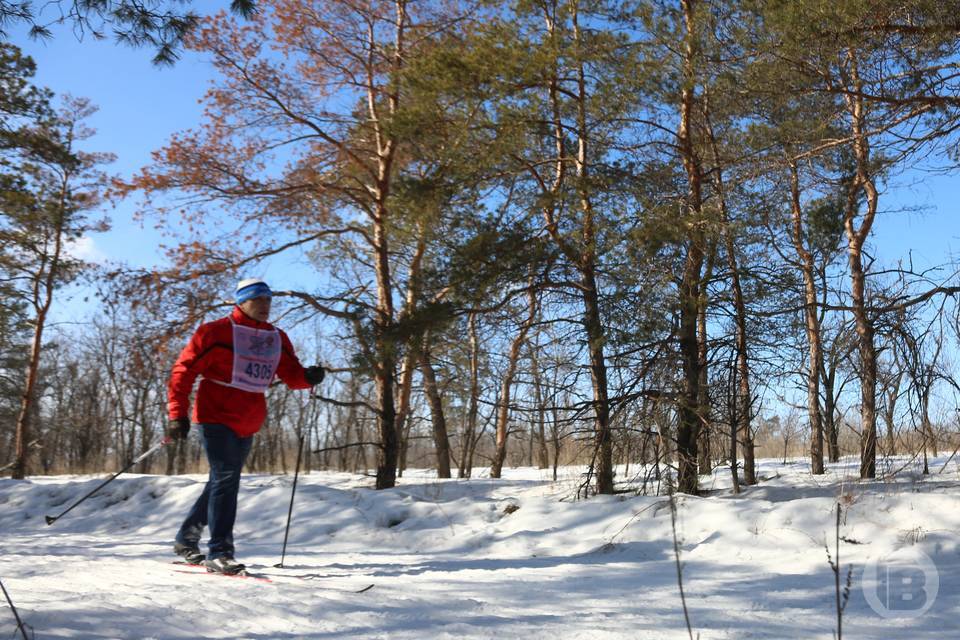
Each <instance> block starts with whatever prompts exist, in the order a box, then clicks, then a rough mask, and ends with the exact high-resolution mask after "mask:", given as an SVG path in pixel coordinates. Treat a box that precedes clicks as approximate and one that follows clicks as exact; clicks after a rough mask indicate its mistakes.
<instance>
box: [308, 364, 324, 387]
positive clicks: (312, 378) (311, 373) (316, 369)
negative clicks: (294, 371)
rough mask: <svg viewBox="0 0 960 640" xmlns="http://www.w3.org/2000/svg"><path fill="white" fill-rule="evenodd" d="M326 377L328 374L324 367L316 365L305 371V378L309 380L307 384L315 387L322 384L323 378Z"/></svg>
mask: <svg viewBox="0 0 960 640" xmlns="http://www.w3.org/2000/svg"><path fill="white" fill-rule="evenodd" d="M324 375H326V372H325V371H324V370H323V367H321V366H320V365H314V366H312V367H307V368H306V369H304V370H303V377H304V378H306V379H307V383H308V384H309V385H310V386H311V387H314V386H316V385H318V384H320V383H321V382H323V376H324Z"/></svg>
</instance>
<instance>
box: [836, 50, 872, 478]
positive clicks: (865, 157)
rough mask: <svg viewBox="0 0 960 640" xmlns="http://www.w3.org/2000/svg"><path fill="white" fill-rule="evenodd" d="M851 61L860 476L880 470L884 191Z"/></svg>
mask: <svg viewBox="0 0 960 640" xmlns="http://www.w3.org/2000/svg"><path fill="white" fill-rule="evenodd" d="M847 62H848V70H849V74H850V79H851V82H852V85H853V86H852V87H851V88H852V89H853V90H854V93H853V94H852V95H851V94H845V100H846V103H847V108H848V111H849V114H850V128H851V133H852V134H853V154H854V158H855V161H856V176H855V178H854V180H853V181H852V182H851V185H850V188H849V190H848V193H847V206H846V211H845V214H844V230H845V232H846V235H847V243H848V256H849V261H848V263H849V266H850V297H851V306H852V308H853V317H854V320H855V323H856V331H857V337H858V338H859V345H858V351H859V353H860V402H861V404H860V428H861V430H862V431H861V434H862V435H861V447H860V452H861V453H860V477H861V478H864V479H866V478H875V477H876V476H877V409H876V405H877V353H876V347H875V345H874V332H875V331H874V327H873V321H872V320H871V318H870V317H869V315H868V313H867V301H866V297H867V276H866V273H865V271H864V268H863V245H864V242H865V241H866V239H867V237H868V236H869V235H870V229H871V227H872V226H873V221H874V217H875V215H876V211H877V199H878V195H877V190H876V187H875V185H874V183H873V178H872V176H871V174H870V171H871V166H870V162H871V157H870V142H869V139H868V137H867V133H866V124H865V119H866V113H865V106H864V99H863V97H862V95H861V93H860V90H861V88H862V87H861V82H860V77H859V71H858V68H857V59H856V54H855V52H854V51H852V50H848V51H847ZM861 191H862V192H863V193H864V194H865V195H866V210H865V211H864V213H863V219H862V221H861V223H860V227H859V228H857V226H856V217H857V214H858V211H859V198H858V196H859V194H860V192H861Z"/></svg>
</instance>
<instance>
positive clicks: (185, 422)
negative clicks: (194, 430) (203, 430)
mask: <svg viewBox="0 0 960 640" xmlns="http://www.w3.org/2000/svg"><path fill="white" fill-rule="evenodd" d="M188 433H190V418H177V419H176V420H171V421H170V424H168V425H167V437H168V438H170V439H171V440H184V439H186V437H187V434H188Z"/></svg>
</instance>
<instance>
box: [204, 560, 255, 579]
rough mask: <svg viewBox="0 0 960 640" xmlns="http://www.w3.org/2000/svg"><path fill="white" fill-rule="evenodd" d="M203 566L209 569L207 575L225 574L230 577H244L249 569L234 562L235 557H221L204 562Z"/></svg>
mask: <svg viewBox="0 0 960 640" xmlns="http://www.w3.org/2000/svg"><path fill="white" fill-rule="evenodd" d="M203 566H205V567H206V568H207V573H223V574H226V575H228V576H236V575H243V574H245V573H246V568H247V567H246V566H245V565H242V564H240V563H239V562H237V561H236V560H234V559H233V556H220V557H219V558H214V559H213V560H204V562H203Z"/></svg>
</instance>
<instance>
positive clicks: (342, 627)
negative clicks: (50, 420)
mask: <svg viewBox="0 0 960 640" xmlns="http://www.w3.org/2000/svg"><path fill="white" fill-rule="evenodd" d="M942 464H943V460H941V461H940V463H939V464H932V465H931V468H933V469H935V470H939V468H940V465H942ZM580 471H581V470H580V469H573V468H570V469H564V470H562V472H563V473H562V477H561V479H560V481H558V482H552V481H550V480H549V475H548V472H545V471H539V470H536V469H510V470H507V471H506V473H505V476H506V478H505V479H504V480H490V479H483V478H479V479H472V480H466V481H465V480H437V479H436V477H435V476H434V475H432V474H431V473H430V472H425V471H421V472H417V471H408V472H407V473H406V474H405V476H404V478H402V479H401V480H400V481H399V484H398V487H397V488H396V489H393V490H388V491H379V492H377V491H373V490H371V489H369V488H366V487H368V486H369V483H370V481H369V479H366V478H363V477H360V476H353V475H349V474H342V473H333V472H315V473H311V474H307V475H303V476H301V477H300V480H299V483H298V486H297V495H296V503H295V507H294V518H293V524H292V526H291V529H290V539H289V542H288V547H287V555H286V559H285V562H284V567H283V568H282V569H277V568H274V567H273V565H274V564H275V563H277V562H278V561H279V559H280V551H281V545H282V541H283V530H284V526H285V524H286V516H287V507H288V504H289V498H290V486H291V482H292V478H291V477H290V476H273V475H247V476H245V477H244V479H243V484H242V487H241V495H240V508H239V514H238V521H237V527H236V530H235V536H236V540H237V557H238V559H239V560H240V561H242V562H245V563H246V564H247V565H248V567H249V568H250V570H251V572H253V573H257V574H264V575H267V576H269V577H270V578H271V579H272V580H273V582H271V583H265V582H261V581H256V580H238V579H229V578H222V577H219V576H205V575H203V574H202V572H201V574H200V575H189V574H188V573H186V572H185V571H184V570H183V569H184V568H183V567H177V566H175V565H172V564H171V561H172V560H173V559H174V556H173V555H172V551H171V548H172V537H173V534H174V533H175V531H176V529H177V527H178V526H179V524H180V521H181V519H182V518H183V517H184V516H185V514H186V512H187V510H188V508H189V507H190V505H191V504H192V502H193V500H194V499H195V498H196V496H197V495H198V494H199V493H200V491H201V490H202V487H203V482H204V481H205V476H200V475H192V476H179V477H166V476H138V475H128V476H121V477H120V478H118V479H117V480H116V481H114V482H113V483H112V484H110V485H108V486H107V487H105V488H104V489H103V490H102V491H101V492H100V493H99V494H97V495H95V496H94V497H92V498H90V499H89V500H87V501H86V502H84V503H83V504H81V505H80V506H78V507H77V508H76V509H74V510H73V511H72V512H70V513H69V514H67V515H66V516H64V518H63V519H62V520H59V521H57V522H56V523H54V524H53V525H52V526H49V527H48V526H46V525H45V523H44V520H43V516H44V515H46V514H52V515H56V514H58V513H60V512H61V511H62V510H63V509H65V508H66V507H67V506H69V505H70V504H72V503H73V501H75V500H76V499H78V498H79V497H80V496H82V495H84V494H85V493H86V492H88V491H90V490H91V489H92V488H93V487H95V486H96V485H97V483H99V482H101V481H102V478H101V477H93V476H57V477H33V478H30V479H28V480H26V481H13V480H8V479H3V480H0V540H2V545H3V553H2V555H0V579H2V580H3V583H4V585H5V586H6V587H7V590H8V591H9V592H10V595H11V597H12V598H13V601H14V604H15V605H16V606H17V608H18V610H19V612H20V615H21V617H22V618H23V620H24V621H25V622H26V623H27V624H28V625H30V627H32V629H33V632H34V633H35V637H36V638H37V640H40V639H44V640H45V639H49V638H122V639H138V640H139V639H157V640H160V639H163V640H167V639H188V638H230V639H238V638H244V639H263V640H285V639H294V638H304V639H314V640H320V639H328V638H363V639H384V640H386V639H390V640H399V639H434V638H436V639H446V638H449V639H457V640H461V639H497V640H502V639H512V638H523V639H524V640H535V639H540V638H543V639H549V640H557V639H561V638H562V639H566V638H569V639H571V640H593V639H600V638H604V639H608V638H614V639H619V638H624V639H626V638H630V639H647V638H650V639H661V638H663V639H672V638H678V639H679V638H688V637H689V635H688V633H687V629H686V626H685V623H684V617H683V611H682V608H681V602H680V598H679V592H678V588H677V575H676V564H675V558H674V553H673V537H672V533H671V526H670V509H669V503H668V501H667V500H666V498H665V497H662V496H660V497H657V496H631V495H618V496H598V497H594V498H591V499H589V500H581V501H577V500H574V499H573V496H574V495H575V493H576V488H577V485H578V483H579V482H580V478H579V475H578V474H579V473H580ZM618 472H619V473H620V476H619V477H620V478H621V479H630V478H631V477H633V476H634V475H635V474H636V472H637V468H636V467H633V468H631V470H630V471H629V475H627V474H626V473H625V472H624V470H623V469H619V470H618ZM856 472H857V463H856V462H855V461H853V460H848V461H845V462H843V463H840V464H837V465H831V466H830V470H829V473H828V474H827V475H826V476H822V477H819V478H817V477H813V476H810V475H809V468H808V467H807V466H806V463H803V462H793V463H788V464H787V465H783V464H781V463H780V462H778V461H762V464H761V465H760V476H761V477H762V478H763V480H762V482H761V483H760V484H759V485H758V486H756V487H750V488H748V489H747V490H746V491H745V492H744V493H743V494H741V496H733V495H732V494H731V493H730V491H729V470H724V469H719V470H717V472H716V473H715V475H714V476H713V477H712V478H711V477H706V478H702V479H701V480H702V486H703V487H704V489H707V490H708V492H707V495H706V496H705V497H694V496H680V497H678V534H679V540H680V547H681V559H682V562H683V575H684V589H685V593H686V597H687V605H688V609H689V614H690V620H691V624H692V626H693V630H694V636H695V637H696V635H697V634H699V636H700V638H702V639H703V640H707V639H732V638H737V639H741V638H770V639H774V638H831V637H833V635H834V633H835V624H836V613H835V608H834V606H835V600H834V599H835V590H834V575H833V572H832V571H831V568H830V565H829V564H828V560H827V550H826V545H829V547H830V553H831V554H833V553H835V551H834V548H833V545H834V535H835V534H834V521H835V520H834V519H835V512H834V511H833V509H834V505H835V504H836V502H837V500H838V499H839V500H840V501H841V502H842V503H843V504H844V505H845V511H844V522H843V525H842V528H841V535H842V536H843V537H844V540H845V541H844V542H842V543H841V550H840V554H841V555H840V561H841V565H842V568H841V570H842V572H843V579H844V580H845V579H846V575H847V570H848V568H850V567H852V570H853V573H852V574H851V589H850V598H849V603H848V604H847V606H846V610H845V612H844V621H843V624H844V634H845V636H846V637H849V638H890V637H910V638H926V637H930V638H938V639H942V638H951V637H958V636H960V547H958V544H957V535H958V532H960V475H958V470H957V469H956V468H955V467H950V468H948V470H947V472H946V473H944V474H940V475H937V474H935V475H932V476H929V477H927V478H926V479H924V478H923V477H921V476H920V475H919V474H917V473H916V472H915V470H914V469H912V468H910V469H907V470H906V471H905V472H903V473H901V474H900V475H899V476H898V478H897V479H896V480H893V481H889V482H883V481H875V482H860V481H857V480H855V479H854V476H855V474H856ZM508 507H509V509H508ZM514 508H516V510H513V509H514ZM511 510H512V513H508V511H511ZM921 551H922V552H923V554H926V557H928V558H930V559H931V560H932V562H933V565H934V566H935V570H936V574H937V578H938V579H939V590H938V592H937V594H936V597H935V598H931V599H930V602H920V601H916V600H915V601H914V604H911V603H906V604H902V603H901V604H900V605H898V606H897V607H894V608H893V610H887V611H883V612H882V613H884V614H885V615H880V613H878V612H877V610H876V608H875V607H874V606H871V602H870V601H869V600H868V598H867V595H866V594H868V593H870V592H871V591H870V590H871V589H873V592H874V593H880V592H884V593H889V591H883V590H882V589H880V586H878V584H877V583H876V580H875V579H874V577H871V576H872V575H873V574H871V576H867V575H866V573H865V571H864V567H869V566H872V565H871V563H874V562H880V561H882V564H880V565H877V566H881V567H887V566H892V565H891V564H890V563H894V564H896V562H899V560H898V558H900V559H901V560H902V559H903V558H906V559H907V560H903V561H904V562H910V558H912V557H914V556H911V555H910V554H915V553H917V552H921ZM178 569H179V571H178ZM877 575H881V576H882V575H884V574H883V573H882V572H881V573H879V574H877ZM911 575H914V574H911ZM920 577H921V578H922V577H923V576H920ZM368 584H375V585H376V586H375V587H374V588H373V589H372V590H370V591H367V592H366V593H352V592H351V591H352V590H356V589H360V588H362V587H364V586H366V585H368ZM881 586H883V588H884V589H886V588H888V587H889V585H888V584H887V583H884V584H883V585H881ZM914 592H915V593H916V594H917V595H919V596H920V597H921V598H926V595H925V592H922V591H919V592H918V591H916V590H914ZM0 604H2V606H0V638H13V637H16V638H19V637H20V636H19V635H13V634H14V632H15V628H16V624H15V621H14V619H13V615H12V612H11V611H10V609H9V607H7V606H6V603H5V602H0ZM921 604H923V605H924V609H925V612H924V613H923V615H919V616H915V615H914V614H915V613H916V610H917V607H918V606H919V605H921ZM911 607H912V608H911Z"/></svg>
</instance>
